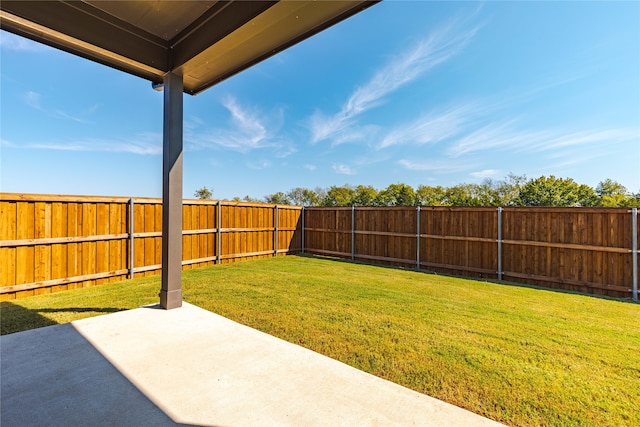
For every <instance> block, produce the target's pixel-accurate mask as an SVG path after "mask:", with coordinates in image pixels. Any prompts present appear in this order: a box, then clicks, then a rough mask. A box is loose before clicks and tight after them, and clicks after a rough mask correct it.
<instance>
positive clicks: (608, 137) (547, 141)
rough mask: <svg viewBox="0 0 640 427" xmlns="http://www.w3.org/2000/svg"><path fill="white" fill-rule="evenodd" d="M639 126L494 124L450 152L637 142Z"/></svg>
mask: <svg viewBox="0 0 640 427" xmlns="http://www.w3.org/2000/svg"><path fill="white" fill-rule="evenodd" d="M639 138H640V132H639V131H638V130H637V129H627V128H618V129H587V130H582V131H578V132H575V131H567V130H562V129H545V130H539V131H532V130H528V129H520V128H518V127H517V126H515V122H514V121H510V122H502V123H491V124H488V125H486V126H483V127H481V128H479V129H477V130H475V131H473V132H471V133H469V134H467V135H465V136H464V137H462V138H460V139H458V140H457V141H455V142H454V143H453V145H451V146H450V147H449V149H448V154H449V155H450V156H452V157H458V156H461V155H464V154H470V153H473V152H477V151H485V150H489V149H510V150H514V151H526V152H531V151H548V150H558V149H561V148H567V147H580V146H585V145H591V144H601V143H609V144H611V143H618V142H628V141H634V140H635V141H637V140H638V139H639Z"/></svg>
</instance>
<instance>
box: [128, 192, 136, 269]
mask: <svg viewBox="0 0 640 427" xmlns="http://www.w3.org/2000/svg"><path fill="white" fill-rule="evenodd" d="M133 205H134V201H133V197H132V198H130V199H129V278H130V279H133V269H134V265H133V263H134V259H135V258H134V257H133V250H134V249H133V248H134V246H133V238H134V237H133V233H134V231H135V230H134V226H133V222H134V218H133V211H134V209H133Z"/></svg>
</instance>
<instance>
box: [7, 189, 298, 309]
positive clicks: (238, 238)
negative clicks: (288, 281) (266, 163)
mask: <svg viewBox="0 0 640 427" xmlns="http://www.w3.org/2000/svg"><path fill="white" fill-rule="evenodd" d="M301 214H302V208H301V207H295V206H277V205H268V204H256V203H241V202H228V201H209V200H207V201H202V200H185V201H184V203H183V227H182V228H183V232H182V254H183V261H182V265H183V269H189V268H194V267H201V266H205V265H212V264H222V263H229V262H234V261H237V260H245V259H254V258H263V257H270V256H277V255H284V254H287V253H295V252H300V251H301V250H302V227H301V225H299V224H300V223H301V222H300V217H301ZM0 218H1V219H2V220H1V221H0V299H1V300H7V299H14V298H19V297H23V296H29V295H34V294H40V293H49V292H54V291H58V290H65V289H74V288H79V287H87V286H93V285H98V284H102V283H108V282H114V281H120V280H123V279H126V278H133V277H140V276H147V275H153V274H157V273H159V271H160V270H161V268H162V265H161V264H162V201H161V200H160V199H147V198H135V199H134V198H118V197H77V196H75V197H74V196H49V195H23V194H7V193H0Z"/></svg>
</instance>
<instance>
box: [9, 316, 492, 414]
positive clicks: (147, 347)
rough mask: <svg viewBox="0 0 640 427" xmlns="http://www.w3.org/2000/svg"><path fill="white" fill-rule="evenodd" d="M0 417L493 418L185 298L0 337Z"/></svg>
mask: <svg viewBox="0 0 640 427" xmlns="http://www.w3.org/2000/svg"><path fill="white" fill-rule="evenodd" d="M0 346H1V348H2V354H1V356H2V416H1V419H0V421H1V422H2V425H3V426H24V425H30V426H40V425H42V426H44V425H47V426H69V425H94V426H114V425H119V426H128V425H131V426H133V425H135V426H141V425H153V426H161V425H176V424H180V425H199V426H251V425H255V426H258V425H259V426H272V425H279V426H283V425H290V426H301V425H326V426H373V425H381V426H410V425H414V426H454V425H460V426H491V425H499V424H498V423H495V422H493V421H490V420H488V419H486V418H483V417H481V416H479V415H476V414H474V413H472V412H469V411H466V410H464V409H461V408H458V407H456V406H453V405H450V404H448V403H445V402H442V401H440V400H437V399H434V398H432V397H429V396H426V395H424V394H420V393H418V392H415V391H413V390H409V389H407V388H405V387H401V386H399V385H397V384H394V383H392V382H389V381H386V380H383V379H380V378H378V377H375V376H373V375H370V374H367V373H365V372H362V371H359V370H357V369H355V368H352V367H350V366H348V365H345V364H343V363H340V362H338V361H336V360H333V359H330V358H328V357H326V356H323V355H320V354H318V353H315V352H313V351H311V350H307V349H305V348H302V347H300V346H297V345H294V344H291V343H288V342H286V341H283V340H280V339H278V338H275V337H273V336H271V335H267V334H265V333H262V332H259V331H257V330H255V329H251V328H249V327H247V326H243V325H241V324H238V323H235V322H233V321H231V320H228V319H226V318H224V317H221V316H218V315H216V314H213V313H211V312H208V311H206V310H203V309H200V308H198V307H196V306H193V305H191V304H188V303H184V304H183V306H182V307H181V308H180V309H176V310H170V311H165V310H162V309H160V308H159V307H158V306H150V307H142V308H138V309H135V310H129V311H122V312H118V313H113V314H109V315H106V316H98V317H92V318H88V319H83V320H79V321H75V322H72V323H67V324H62V325H55V326H49V327H46V328H40V329H34V330H31V331H26V332H21V333H17V334H11V335H5V336H2V337H1V338H0Z"/></svg>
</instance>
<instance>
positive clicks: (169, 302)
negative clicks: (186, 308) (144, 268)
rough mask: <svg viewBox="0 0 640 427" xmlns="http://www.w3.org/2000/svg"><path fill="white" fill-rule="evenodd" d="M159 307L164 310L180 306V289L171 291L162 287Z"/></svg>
mask: <svg viewBox="0 0 640 427" xmlns="http://www.w3.org/2000/svg"><path fill="white" fill-rule="evenodd" d="M160 307H162V308H164V309H165V310H171V309H172V308H180V307H182V289H176V290H173V291H167V290H164V289H162V290H161V291H160Z"/></svg>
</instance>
